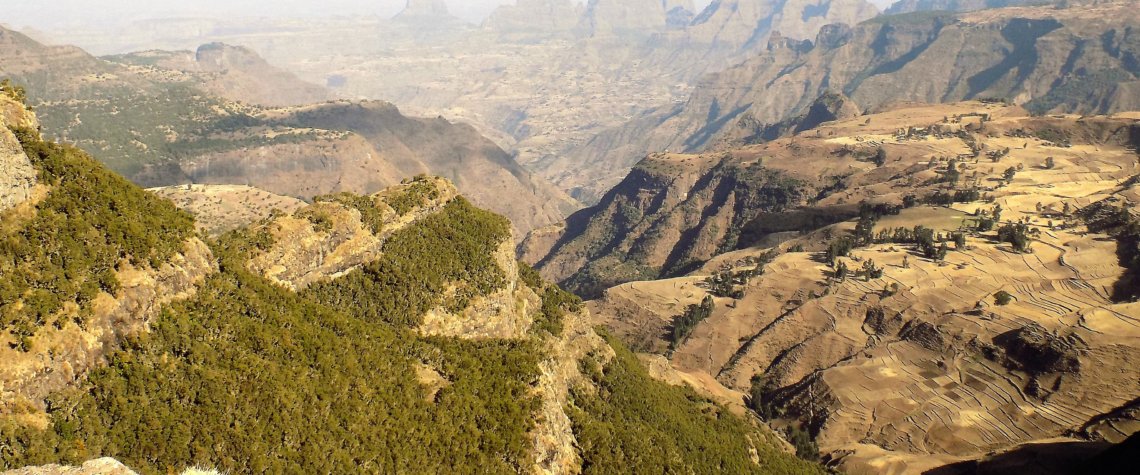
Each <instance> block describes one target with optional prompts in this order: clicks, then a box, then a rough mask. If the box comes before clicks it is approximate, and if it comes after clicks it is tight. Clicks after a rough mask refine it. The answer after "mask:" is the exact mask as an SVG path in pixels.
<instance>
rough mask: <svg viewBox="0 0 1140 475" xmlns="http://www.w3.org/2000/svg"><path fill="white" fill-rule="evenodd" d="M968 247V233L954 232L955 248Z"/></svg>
mask: <svg viewBox="0 0 1140 475" xmlns="http://www.w3.org/2000/svg"><path fill="white" fill-rule="evenodd" d="M965 248H966V234H965V233H954V249H956V250H959V251H961V250H963V249H965Z"/></svg>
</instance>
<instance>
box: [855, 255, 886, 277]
mask: <svg viewBox="0 0 1140 475" xmlns="http://www.w3.org/2000/svg"><path fill="white" fill-rule="evenodd" d="M859 272H860V273H861V274H863V277H864V279H866V280H868V281H869V280H871V279H880V278H882V277H883V269H882V268H880V267H876V266H875V261H873V260H871V259H867V260H865V261H863V269H862V270H860V271H859Z"/></svg>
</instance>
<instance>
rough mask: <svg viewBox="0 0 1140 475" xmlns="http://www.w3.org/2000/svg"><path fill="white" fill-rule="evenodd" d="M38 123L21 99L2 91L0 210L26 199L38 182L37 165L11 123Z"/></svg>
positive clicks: (0, 103)
mask: <svg viewBox="0 0 1140 475" xmlns="http://www.w3.org/2000/svg"><path fill="white" fill-rule="evenodd" d="M38 126H39V123H38V121H36V117H35V115H34V114H32V113H31V112H28V111H27V110H26V109H24V107H23V105H21V104H20V103H18V102H16V101H14V100H11V99H9V98H8V97H5V96H4V95H3V94H0V213H3V212H4V211H7V210H9V209H11V208H13V207H15V206H16V205H18V204H20V203H23V202H24V201H27V200H28V198H31V196H32V190H33V189H34V188H35V186H36V181H37V179H36V169H35V168H34V167H32V163H31V162H30V161H28V156H27V155H25V154H24V149H23V147H21V146H20V142H19V141H18V140H16V136H15V135H13V134H12V132H10V131H9V130H8V127H27V128H32V129H36V128H37V127H38Z"/></svg>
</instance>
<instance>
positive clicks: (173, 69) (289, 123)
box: [0, 31, 574, 232]
mask: <svg viewBox="0 0 1140 475" xmlns="http://www.w3.org/2000/svg"><path fill="white" fill-rule="evenodd" d="M0 39H3V40H5V41H4V42H3V43H0V47H2V48H3V50H4V53H5V54H4V56H3V57H2V58H0V75H6V76H10V77H12V78H14V79H15V80H16V81H17V82H21V83H22V84H26V86H27V89H28V95H29V97H30V100H31V101H32V102H33V103H34V104H35V105H36V108H37V110H38V111H39V114H40V118H41V119H42V120H43V121H44V123H45V126H46V127H47V129H48V130H52V131H53V133H55V134H58V136H59V137H61V138H63V139H65V140H68V141H71V142H73V143H76V144H78V145H79V146H81V147H84V148H85V149H87V150H88V151H90V152H92V153H93V154H95V155H96V156H97V157H98V158H99V159H100V160H102V161H104V163H106V164H108V165H109V166H110V167H111V168H112V169H113V170H115V171H116V172H119V173H121V174H123V175H125V176H127V177H128V178H130V179H131V180H133V181H135V182H136V183H139V184H141V185H143V186H146V187H161V186H170V185H184V184H187V183H199V184H214V185H251V186H255V187H258V188H262V189H264V190H266V191H269V192H272V193H275V194H279V195H286V196H292V197H296V198H302V199H308V198H311V197H312V196H315V195H323V194H329V193H336V192H342V191H352V192H358V193H372V192H376V191H379V190H380V189H382V188H385V187H387V186H391V185H394V184H398V183H399V182H400V181H401V180H402V179H404V178H406V177H409V176H413V175H417V174H421V173H434V174H439V175H445V176H447V177H449V178H451V179H453V180H454V181H455V182H456V183H457V184H458V186H460V188H461V189H462V190H464V192H466V193H468V194H469V196H471V198H472V199H473V200H475V202H476V203H479V204H480V205H484V206H488V207H492V208H493V209H495V210H497V211H501V212H503V213H504V214H506V215H508V216H509V217H511V218H512V219H513V220H514V221H513V222H514V225H515V226H518V230H519V231H520V232H526V231H528V230H530V229H532V228H533V227H537V226H542V225H546V224H549V223H551V222H555V221H558V220H560V219H561V217H563V216H565V213H566V212H567V211H569V210H572V209H573V208H574V204H573V201H572V200H571V199H570V198H568V197H566V196H565V195H564V194H562V193H560V192H559V191H557V190H556V189H555V188H554V187H553V186H551V185H550V184H548V183H546V182H544V181H543V180H542V179H541V178H537V177H533V176H531V174H530V173H528V172H526V171H525V170H524V169H523V168H522V167H521V166H520V165H519V164H517V163H516V162H515V161H514V160H513V159H512V158H511V157H510V156H509V155H508V154H507V153H506V152H504V151H503V150H502V149H500V148H499V147H497V146H495V144H493V143H491V142H490V141H488V140H487V139H485V138H483V137H482V136H481V135H480V134H479V133H477V132H476V131H475V130H474V129H472V128H471V127H470V126H465V125H457V124H452V123H450V122H448V121H445V120H442V119H416V118H409V117H407V116H404V115H403V114H401V113H400V111H399V110H397V109H396V108H395V107H394V106H392V105H391V104H388V103H381V102H364V103H347V102H337V103H333V102H322V103H318V104H313V105H303V106H294V107H281V108H271V107H261V106H255V105H252V103H253V102H254V100H255V99H256V97H255V96H259V97H263V98H267V99H266V101H265V102H294V101H295V100H300V99H306V98H315V97H310V94H309V92H306V91H313V90H312V87H311V86H310V85H307V84H304V83H301V82H300V81H297V80H295V78H292V76H291V75H289V74H287V73H283V72H280V71H278V70H275V69H273V68H271V67H269V66H267V65H266V64H265V63H264V61H263V60H261V59H259V58H257V57H256V56H251V54H252V53H251V52H250V51H249V50H246V49H243V48H235V47H229V46H224V45H216V44H215V45H206V46H204V47H202V48H199V50H198V52H197V53H195V54H194V60H193V63H190V62H189V60H190V58H189V56H188V53H185V52H183V53H177V52H175V53H168V52H155V51H151V52H146V53H139V54H134V55H126V56H119V57H114V58H111V59H110V60H109V61H107V60H100V59H96V58H92V57H90V56H87V55H85V54H84V53H82V52H81V51H79V50H75V49H73V48H65V47H51V46H43V45H39V44H38V43H35V42H33V41H31V40H30V39H28V38H27V37H25V36H23V35H20V34H19V33H15V32H11V31H5V32H4V33H3V37H2V38H0ZM277 88H280V89H277ZM211 90H213V91H219V92H223V93H226V94H227V95H228V96H227V97H223V96H218V95H214V94H211V93H209V92H208V91H211ZM239 99H242V100H245V101H249V102H246V103H238V102H235V101H236V100H239Z"/></svg>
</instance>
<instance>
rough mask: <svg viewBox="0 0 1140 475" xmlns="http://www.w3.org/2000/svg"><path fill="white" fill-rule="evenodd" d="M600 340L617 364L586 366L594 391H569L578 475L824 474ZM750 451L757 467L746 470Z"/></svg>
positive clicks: (617, 346)
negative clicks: (578, 458) (577, 449)
mask: <svg viewBox="0 0 1140 475" xmlns="http://www.w3.org/2000/svg"><path fill="white" fill-rule="evenodd" d="M606 336H607V339H608V340H609V341H610V345H611V346H613V347H614V350H615V352H616V356H615V357H614V358H613V360H612V361H610V362H609V363H608V364H606V365H605V367H604V368H598V367H597V366H598V365H597V364H592V365H591V364H587V369H588V371H587V372H588V374H589V376H590V377H591V378H592V379H593V381H594V384H595V385H596V386H597V387H598V391H587V390H583V389H581V388H577V389H575V390H574V391H573V393H572V404H571V405H570V406H569V408H568V411H567V412H568V414H569V415H570V420H571V422H572V423H573V427H574V433H575V434H576V435H577V439H578V445H579V447H580V448H581V454H582V459H583V473H585V474H587V475H592V474H611V473H634V474H643V473H644V474H650V473H713V472H716V473H741V474H807V473H812V474H816V473H823V472H822V469H821V468H820V467H819V466H818V465H815V464H811V463H808V462H805V461H801V460H797V459H796V458H795V457H792V456H790V455H788V454H785V453H783V452H781V451H780V450H779V449H777V448H776V447H777V445H776V443H775V441H774V439H773V435H772V434H770V433H767V432H765V431H764V430H763V429H760V428H757V427H756V426H754V425H752V424H749V423H748V422H747V421H745V420H743V419H741V418H739V417H737V416H735V415H733V414H732V413H730V412H729V411H728V410H727V409H725V408H723V407H721V406H718V405H716V404H714V403H712V402H710V401H708V400H707V399H705V398H703V397H701V396H699V395H698V394H696V393H695V392H694V391H693V390H692V389H690V388H688V387H686V386H670V385H668V384H666V383H663V382H660V381H657V380H655V379H653V378H652V377H650V376H649V374H648V373H647V372H646V370H645V369H644V368H643V367H641V365H640V364H639V363H638V360H637V357H636V356H635V355H634V354H633V353H632V352H630V351H629V350H628V349H626V348H625V347H623V346H622V345H621V343H620V342H618V341H616V340H615V339H614V338H611V337H609V336H608V335H606ZM752 450H755V456H757V457H759V459H760V460H761V463H760V464H756V463H753V462H752V458H751V457H752V456H750V452H751V451H752Z"/></svg>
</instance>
